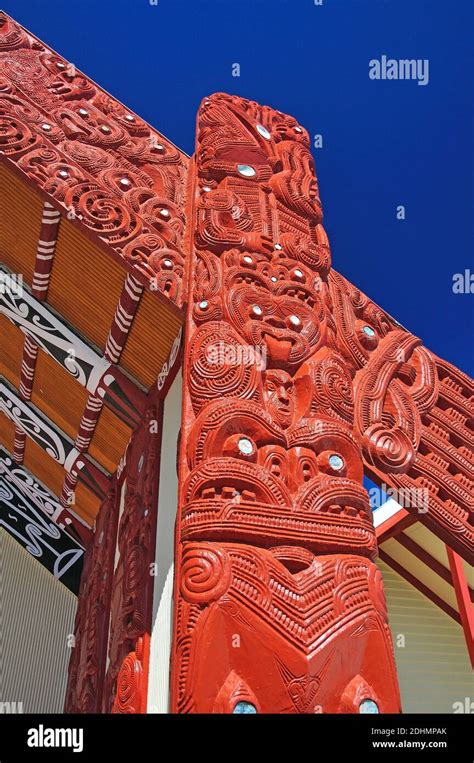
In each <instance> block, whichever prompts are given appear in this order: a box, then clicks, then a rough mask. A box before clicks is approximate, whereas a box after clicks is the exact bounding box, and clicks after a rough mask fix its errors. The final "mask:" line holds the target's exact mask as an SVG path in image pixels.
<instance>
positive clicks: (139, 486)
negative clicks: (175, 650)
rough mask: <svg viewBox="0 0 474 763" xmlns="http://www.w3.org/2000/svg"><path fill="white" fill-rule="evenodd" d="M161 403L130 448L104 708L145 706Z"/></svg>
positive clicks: (127, 709) (124, 709)
mask: <svg viewBox="0 0 474 763" xmlns="http://www.w3.org/2000/svg"><path fill="white" fill-rule="evenodd" d="M161 420H162V405H161V403H159V402H158V403H157V404H156V405H153V406H152V407H151V408H149V409H148V410H147V412H146V415H145V416H144V418H143V421H142V423H141V426H140V427H139V429H138V430H137V432H135V434H134V436H133V438H132V440H131V442H130V445H129V448H128V452H127V467H126V478H125V480H126V481H125V486H124V488H123V489H124V491H125V494H124V502H123V511H122V514H121V517H120V520H119V526H118V538H117V551H118V554H119V556H118V561H117V565H116V568H115V571H114V580H113V592H112V601H111V611H110V624H111V627H110V638H109V647H108V657H109V664H108V668H107V673H106V678H105V689H104V697H103V703H102V711H103V712H106V713H107V712H112V713H143V712H146V700H147V685H148V658H149V646H150V635H151V616H152V605H153V581H154V577H153V576H152V575H151V565H152V564H153V563H154V562H155V538H156V521H157V511H156V507H157V503H158V474H159V447H160V440H161Z"/></svg>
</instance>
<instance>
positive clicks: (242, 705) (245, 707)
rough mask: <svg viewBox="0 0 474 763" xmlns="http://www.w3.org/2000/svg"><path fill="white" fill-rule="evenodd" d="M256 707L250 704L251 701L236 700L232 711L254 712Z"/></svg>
mask: <svg viewBox="0 0 474 763" xmlns="http://www.w3.org/2000/svg"><path fill="white" fill-rule="evenodd" d="M256 712H257V708H256V707H255V705H252V703H251V702H237V704H236V706H235V707H234V709H233V710H232V713H252V714H255V713H256Z"/></svg>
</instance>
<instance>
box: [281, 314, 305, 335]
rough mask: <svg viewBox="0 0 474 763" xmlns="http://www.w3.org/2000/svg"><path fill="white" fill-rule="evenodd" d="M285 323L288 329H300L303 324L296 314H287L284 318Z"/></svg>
mask: <svg viewBox="0 0 474 763" xmlns="http://www.w3.org/2000/svg"><path fill="white" fill-rule="evenodd" d="M285 323H286V325H287V326H288V328H289V329H292V330H293V331H301V328H302V326H303V324H302V322H301V318H298V316H297V315H289V316H288V317H287V318H286V320H285Z"/></svg>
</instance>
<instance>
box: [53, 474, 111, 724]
mask: <svg viewBox="0 0 474 763" xmlns="http://www.w3.org/2000/svg"><path fill="white" fill-rule="evenodd" d="M117 498H118V496H117V487H116V484H115V482H114V483H113V484H112V487H111V489H110V491H109V493H108V494H107V496H106V498H105V499H104V501H103V503H102V505H101V507H100V510H99V513H98V515H97V520H96V524H95V531H94V537H93V540H92V542H91V543H90V544H89V546H88V548H87V550H86V553H85V555H84V557H85V558H84V567H83V570H82V575H81V585H80V590H79V597H78V607H77V612H76V620H75V623H74V643H73V645H72V647H73V648H72V649H71V658H70V660H69V673H68V684H67V691H66V702H65V712H66V713H100V712H101V698H102V691H103V683H104V673H105V662H106V657H107V639H108V632H109V613H110V595H111V585H112V575H113V563H114V555H115V541H116V533H117V515H118V505H117Z"/></svg>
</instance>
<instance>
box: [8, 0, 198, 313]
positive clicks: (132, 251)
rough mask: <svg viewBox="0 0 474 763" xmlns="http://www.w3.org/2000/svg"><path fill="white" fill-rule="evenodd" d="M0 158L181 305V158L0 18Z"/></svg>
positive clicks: (184, 164) (88, 82) (115, 103)
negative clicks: (0, 155) (2, 157)
mask: <svg viewBox="0 0 474 763" xmlns="http://www.w3.org/2000/svg"><path fill="white" fill-rule="evenodd" d="M0 154H3V155H4V157H5V160H7V161H8V162H9V163H11V164H12V166H13V167H14V168H15V169H16V170H17V171H19V172H20V173H21V174H22V175H23V176H26V178H27V179H28V180H29V181H31V182H32V183H33V184H34V185H36V186H37V187H38V188H39V189H41V190H42V191H43V192H45V193H47V194H48V195H50V197H52V199H54V201H55V203H56V204H58V205H60V206H61V207H63V208H64V210H65V213H66V214H67V215H68V218H69V219H72V220H76V221H77V222H79V223H80V225H81V227H84V228H85V229H86V230H87V231H88V232H89V234H90V235H92V236H97V238H98V240H101V241H102V242H103V243H105V244H106V245H107V246H108V247H109V248H110V249H111V251H113V252H114V253H115V255H116V256H117V257H118V258H122V259H124V260H125V261H126V263H128V264H129V265H130V268H131V270H132V272H133V273H134V274H135V275H136V277H137V278H139V279H140V280H142V281H143V282H145V283H150V282H153V285H152V288H153V289H155V290H156V291H157V292H158V293H161V294H162V295H163V296H164V297H165V298H166V299H169V300H170V301H171V303H172V304H175V305H177V306H178V307H179V306H180V305H181V303H182V273H183V254H182V236H183V230H184V194H185V179H186V169H187V162H188V160H187V157H186V156H185V155H184V154H183V153H182V152H180V151H179V150H178V149H177V148H176V147H175V146H173V144H172V143H170V142H169V141H168V140H167V139H166V138H164V137H163V136H162V135H160V134H159V133H157V132H156V131H155V130H153V129H152V128H151V127H150V126H149V125H148V124H147V123H146V122H144V121H143V120H142V119H140V118H139V117H138V116H137V115H135V114H133V113H130V112H129V111H128V110H127V109H126V108H125V107H124V106H123V105H122V104H121V103H119V102H118V101H115V100H114V99H113V98H112V97H111V96H110V95H108V94H107V93H105V92H104V91H103V90H101V89H100V88H99V87H98V86H97V85H96V84H95V83H93V82H92V81H91V80H89V79H88V78H87V77H86V76H85V75H84V74H82V73H81V72H80V71H78V70H77V69H76V68H75V66H74V64H73V63H70V62H68V61H66V60H64V59H63V58H62V57H61V56H58V55H57V54H56V53H54V52H53V51H51V50H49V49H48V48H47V47H46V46H45V45H44V44H43V43H42V42H40V41H39V40H38V39H36V38H35V37H33V35H31V34H29V33H28V32H27V31H26V30H25V29H23V28H22V27H21V26H20V25H19V24H17V23H16V22H15V21H13V19H11V18H9V17H8V16H7V15H6V14H4V13H0Z"/></svg>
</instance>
